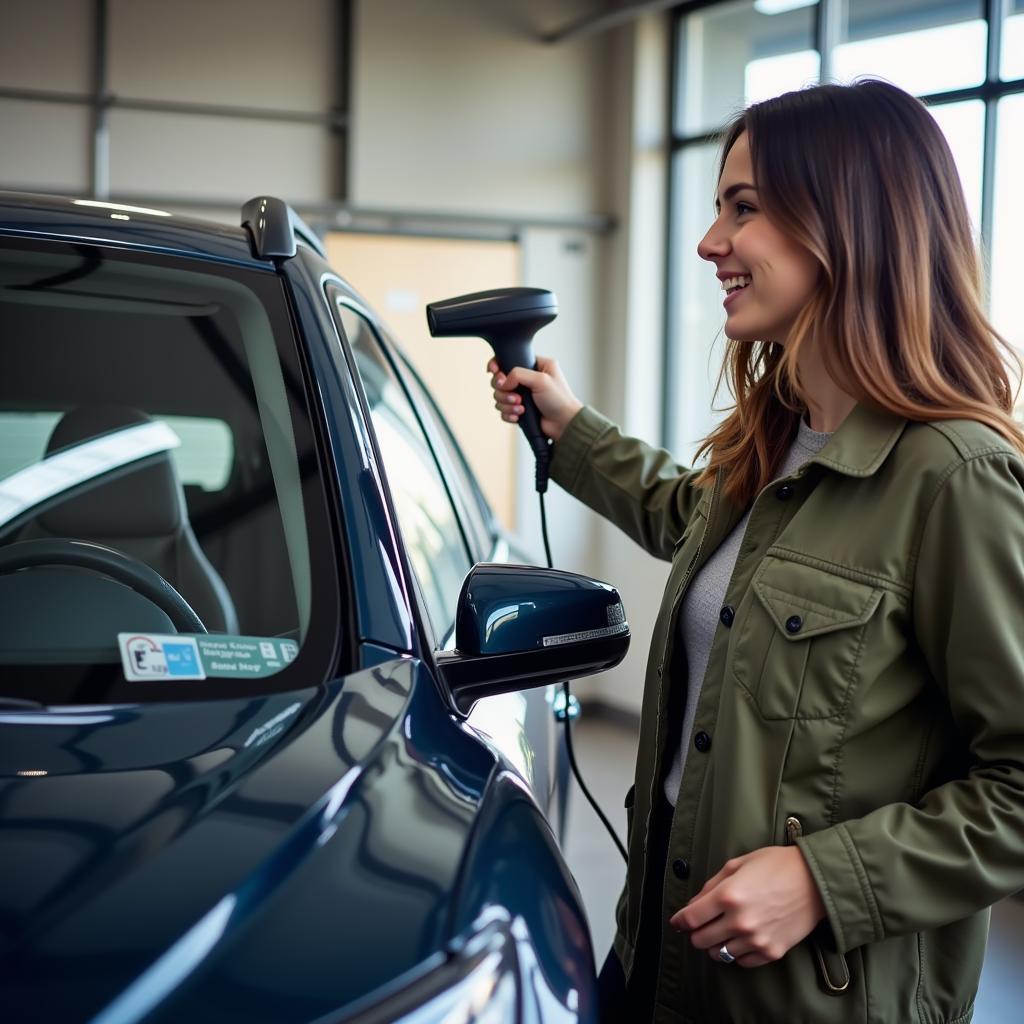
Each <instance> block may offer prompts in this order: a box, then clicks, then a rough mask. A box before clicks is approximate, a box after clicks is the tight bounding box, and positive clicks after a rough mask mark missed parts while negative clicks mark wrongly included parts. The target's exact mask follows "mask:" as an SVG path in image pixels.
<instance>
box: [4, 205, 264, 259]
mask: <svg viewBox="0 0 1024 1024" xmlns="http://www.w3.org/2000/svg"><path fill="white" fill-rule="evenodd" d="M5 235H6V236H11V235H15V236H19V237H45V238H59V239H62V240H70V241H80V242H95V243H99V244H101V245H116V246H125V247H131V248H138V249H146V250H148V251H151V252H164V253H174V254H183V255H188V256H195V257H199V258H205V259H214V260H218V261H227V262H230V263H237V264H244V265H248V266H252V267H259V268H260V269H263V270H268V269H272V267H273V263H272V261H271V260H269V259H259V258H257V257H255V256H254V255H253V251H252V240H251V238H250V236H249V234H248V232H247V231H246V230H245V229H244V228H242V227H241V226H239V227H233V226H231V225H229V224H219V223H217V222H215V221H207V220H199V219H195V218H191V217H181V216H178V215H177V214H172V213H168V212H166V211H163V210H157V209H153V208H151V207H140V206H134V205H130V204H122V203H114V202H106V201H101V200H94V199H75V198H71V197H66V196H52V195H43V194H36V193H31V192H3V191H0V236H5Z"/></svg>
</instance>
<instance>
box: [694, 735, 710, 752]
mask: <svg viewBox="0 0 1024 1024" xmlns="http://www.w3.org/2000/svg"><path fill="white" fill-rule="evenodd" d="M693 745H694V746H695V747H696V748H697V749H698V750H699V751H700V752H701V753H702V754H706V753H707V752H708V751H709V750H710V749H711V737H710V736H709V735H708V734H707V733H706V732H699V733H697V735H696V736H694V737H693Z"/></svg>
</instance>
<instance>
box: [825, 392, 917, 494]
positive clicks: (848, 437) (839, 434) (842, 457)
mask: <svg viewBox="0 0 1024 1024" xmlns="http://www.w3.org/2000/svg"><path fill="white" fill-rule="evenodd" d="M906 425H907V421H906V420H905V419H904V418H903V417H901V416H895V415H894V414H893V413H890V412H884V411H882V410H878V409H871V408H869V407H868V406H866V405H861V404H857V405H855V406H854V407H853V410H852V411H851V412H850V414H849V415H848V416H847V417H846V419H845V420H843V422H842V423H840V424H839V427H838V428H837V429H836V432H835V433H834V434H833V435H832V437H831V438H830V439H829V442H828V444H826V445H825V447H824V448H822V450H821V451H820V452H818V454H817V455H815V456H814V457H813V458H811V459H810V462H817V463H818V464H820V465H822V466H826V467H827V468H828V469H834V470H835V471H836V472H837V473H845V474H846V475H847V476H855V477H856V476H859V477H866V476H872V475H873V474H874V473H875V472H877V470H878V468H879V467H880V466H881V465H882V463H883V462H885V460H886V458H887V457H888V455H889V452H891V451H892V450H893V448H894V447H895V446H896V442H897V441H898V440H899V439H900V435H901V434H902V433H903V428H904V427H905V426H906Z"/></svg>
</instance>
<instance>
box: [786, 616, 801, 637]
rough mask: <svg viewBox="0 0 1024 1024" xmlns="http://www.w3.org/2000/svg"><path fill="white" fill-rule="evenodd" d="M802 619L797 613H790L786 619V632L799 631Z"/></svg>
mask: <svg viewBox="0 0 1024 1024" xmlns="http://www.w3.org/2000/svg"><path fill="white" fill-rule="evenodd" d="M803 624H804V620H803V619H801V618H800V616H799V615H790V617H789V618H788V619H786V632H787V633H799V632H800V628H801V626H803Z"/></svg>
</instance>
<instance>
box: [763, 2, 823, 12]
mask: <svg viewBox="0 0 1024 1024" xmlns="http://www.w3.org/2000/svg"><path fill="white" fill-rule="evenodd" d="M817 2H818V0H754V10H755V11H757V13H758V14H785V13H786V12H787V11H797V10H799V9H800V8H801V7H813V6H814V5H815V4H816V3H817Z"/></svg>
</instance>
